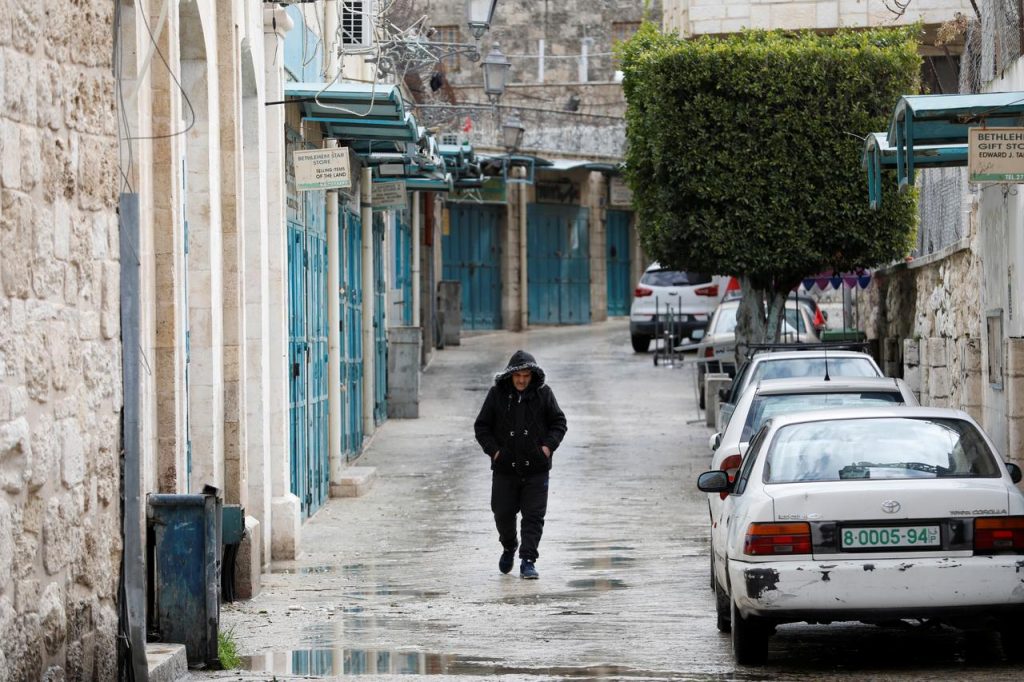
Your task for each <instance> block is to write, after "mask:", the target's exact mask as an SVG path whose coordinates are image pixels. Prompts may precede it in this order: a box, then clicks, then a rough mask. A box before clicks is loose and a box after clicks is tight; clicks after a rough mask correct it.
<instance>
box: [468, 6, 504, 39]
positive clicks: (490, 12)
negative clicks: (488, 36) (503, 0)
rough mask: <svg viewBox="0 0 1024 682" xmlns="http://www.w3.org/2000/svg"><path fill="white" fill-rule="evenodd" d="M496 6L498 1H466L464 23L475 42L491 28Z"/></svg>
mask: <svg viewBox="0 0 1024 682" xmlns="http://www.w3.org/2000/svg"><path fill="white" fill-rule="evenodd" d="M497 5H498V0H466V23H468V24H469V32H470V33H472V34H473V37H474V38H476V39H477V40H480V39H481V38H483V36H484V34H485V33H487V31H488V30H489V29H490V28H491V20H492V19H493V18H494V8H495V7H497Z"/></svg>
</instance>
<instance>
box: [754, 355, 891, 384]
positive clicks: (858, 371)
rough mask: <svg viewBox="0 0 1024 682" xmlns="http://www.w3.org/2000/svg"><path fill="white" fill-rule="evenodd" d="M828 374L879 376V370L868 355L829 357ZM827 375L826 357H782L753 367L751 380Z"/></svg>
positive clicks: (838, 375) (837, 375)
mask: <svg viewBox="0 0 1024 682" xmlns="http://www.w3.org/2000/svg"><path fill="white" fill-rule="evenodd" d="M828 375H829V376H830V377H877V376H880V375H879V373H878V370H876V369H875V366H874V364H873V363H872V362H871V359H870V358H868V357H863V358H850V357H845V358H829V359H828ZM824 376H825V358H822V357H817V358H780V359H778V360H768V359H766V360H763V361H761V362H759V363H757V365H756V366H755V367H754V368H753V371H752V372H751V374H750V382H751V383H755V382H757V381H759V380H761V379H791V378H794V377H797V378H798V377H822V378H824Z"/></svg>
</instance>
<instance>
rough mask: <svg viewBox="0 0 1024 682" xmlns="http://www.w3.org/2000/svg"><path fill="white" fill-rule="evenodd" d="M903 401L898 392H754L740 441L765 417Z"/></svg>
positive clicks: (754, 429) (896, 403)
mask: <svg viewBox="0 0 1024 682" xmlns="http://www.w3.org/2000/svg"><path fill="white" fill-rule="evenodd" d="M901 404H903V396H902V395H901V394H900V393H899V392H898V391H855V392H853V391H848V392H845V393H791V394H787V395H757V396H754V399H753V400H752V401H751V403H750V410H749V411H748V412H747V420H746V422H744V424H743V431H742V432H741V433H740V441H741V442H744V443H745V442H747V441H749V440H750V436H752V435H753V434H755V433H757V430H758V429H759V428H761V425H762V424H764V422H765V420H767V419H771V418H772V417H777V416H779V415H781V414H790V413H793V412H814V411H815V410H830V409H834V408H840V407H886V406H892V405H901Z"/></svg>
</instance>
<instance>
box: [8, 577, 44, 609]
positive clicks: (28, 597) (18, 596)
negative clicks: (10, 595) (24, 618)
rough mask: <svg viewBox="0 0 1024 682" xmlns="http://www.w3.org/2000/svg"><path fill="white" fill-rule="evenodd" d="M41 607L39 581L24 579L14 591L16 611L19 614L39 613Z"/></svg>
mask: <svg viewBox="0 0 1024 682" xmlns="http://www.w3.org/2000/svg"><path fill="white" fill-rule="evenodd" d="M38 607H39V580H38V579H37V578H23V579H22V580H19V581H18V585H17V589H16V590H15V591H14V609H15V610H16V611H17V612H18V613H37V612H38V610H39V609H38Z"/></svg>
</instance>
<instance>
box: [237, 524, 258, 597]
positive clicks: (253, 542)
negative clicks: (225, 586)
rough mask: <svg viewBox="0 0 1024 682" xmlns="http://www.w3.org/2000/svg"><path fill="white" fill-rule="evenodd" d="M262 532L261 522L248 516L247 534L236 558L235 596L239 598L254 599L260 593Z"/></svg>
mask: <svg viewBox="0 0 1024 682" xmlns="http://www.w3.org/2000/svg"><path fill="white" fill-rule="evenodd" d="M262 533H263V531H262V529H261V527H260V522H259V521H257V520H256V519H255V518H253V517H252V516H246V517H245V536H244V537H243V538H242V543H241V544H240V545H239V547H238V556H237V557H236V558H235V596H236V597H238V598H239V599H252V598H253V597H255V596H256V595H257V594H259V593H260V588H261V583H260V575H261V565H262V557H263V550H262V542H261V541H262Z"/></svg>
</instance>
